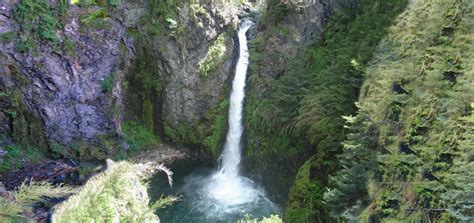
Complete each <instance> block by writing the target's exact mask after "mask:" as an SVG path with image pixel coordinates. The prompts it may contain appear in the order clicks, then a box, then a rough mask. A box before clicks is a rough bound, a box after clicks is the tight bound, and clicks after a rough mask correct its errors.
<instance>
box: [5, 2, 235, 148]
mask: <svg viewBox="0 0 474 223" xmlns="http://www.w3.org/2000/svg"><path fill="white" fill-rule="evenodd" d="M16 2H17V1H14V0H11V1H6V0H5V1H0V35H3V34H9V33H14V34H15V35H16V34H17V31H19V29H20V25H19V24H17V23H16V21H15V20H14V18H13V13H12V9H14V8H15V4H16ZM51 4H54V1H51ZM147 4H148V1H147V0H139V1H131V0H129V1H122V3H121V5H120V6H119V7H118V8H117V9H115V10H114V11H113V12H109V15H108V16H109V19H107V22H106V25H105V26H101V27H89V26H87V25H85V24H83V22H82V21H81V20H83V19H84V18H85V17H86V16H88V15H90V14H91V13H93V12H94V11H95V10H97V9H99V8H98V7H97V8H96V7H77V6H71V7H70V8H69V9H68V11H67V13H66V16H65V18H63V19H62V20H61V23H63V28H61V29H60V30H57V33H56V34H57V36H58V37H59V39H60V40H61V43H63V40H67V41H68V42H70V43H71V44H70V46H69V47H68V50H65V48H62V47H57V46H53V44H50V43H46V42H45V41H40V40H37V39H35V40H34V42H35V43H34V44H35V45H37V46H36V51H35V52H24V53H20V52H18V51H17V50H15V41H0V65H1V67H0V86H2V91H3V89H6V90H7V91H11V90H14V89H16V90H19V92H20V95H21V98H22V100H21V101H22V103H24V105H25V106H26V108H27V110H29V111H30V112H31V114H32V115H34V116H37V118H39V119H40V120H41V123H42V124H43V128H42V129H37V131H43V132H44V135H45V137H46V138H47V139H48V140H49V141H50V142H51V141H54V142H58V143H60V144H63V145H67V144H71V143H73V142H75V141H93V140H94V138H96V137H97V136H98V135H108V134H115V133H116V132H118V131H120V125H121V124H120V123H121V120H122V119H123V115H122V114H118V115H117V114H112V110H113V109H114V106H116V107H117V108H119V111H120V113H123V109H121V108H123V103H125V102H122V96H123V97H127V96H126V95H125V96H124V94H123V93H124V92H123V90H122V88H121V87H122V86H121V82H122V81H123V79H124V78H123V77H124V75H135V74H134V73H131V72H130V70H129V66H130V61H131V60H133V59H141V58H136V57H137V53H136V52H137V49H136V41H137V40H136V39H134V38H133V37H131V36H127V35H126V34H125V33H126V30H127V29H128V28H137V26H138V22H139V20H140V18H141V17H142V16H143V14H144V13H146V11H147V7H148V6H147ZM213 4H214V3H212V4H211V3H210V4H207V5H205V8H206V10H207V13H202V14H198V15H192V14H190V10H189V8H187V7H189V5H188V4H187V3H186V4H183V5H182V6H181V9H180V10H179V17H180V19H181V20H182V21H183V25H184V27H185V30H186V38H185V40H184V41H180V42H178V41H177V40H176V39H173V38H169V37H168V36H167V35H160V36H148V37H147V39H148V40H149V41H150V42H151V43H152V44H151V46H152V47H153V50H154V51H155V52H156V54H155V55H153V56H154V57H155V58H156V63H157V66H156V70H155V71H154V73H155V74H154V75H155V76H154V78H156V79H158V81H159V82H160V83H162V85H163V86H162V87H163V90H162V95H161V98H162V99H161V100H160V103H161V105H160V109H161V113H162V114H164V115H163V117H160V118H159V119H160V121H164V122H167V123H170V125H171V126H177V125H178V124H182V123H189V122H192V121H193V120H196V119H199V118H201V117H202V116H203V114H204V113H205V112H206V111H207V110H209V109H210V108H212V107H214V106H216V105H217V103H218V102H219V100H220V99H221V97H222V96H223V93H224V91H223V89H224V86H225V84H226V81H227V80H228V79H229V76H230V75H231V63H232V61H231V58H230V57H229V58H227V60H226V61H224V62H223V63H222V64H220V65H219V68H217V69H216V70H214V71H213V72H212V74H210V75H208V76H207V77H202V76H200V74H199V65H198V63H199V62H200V61H201V60H202V59H203V58H204V57H205V56H206V54H207V51H208V48H209V46H210V45H211V44H212V43H213V42H214V41H215V39H216V38H217V37H218V36H219V35H221V34H222V33H224V32H225V30H227V27H228V26H229V25H230V24H231V23H236V20H235V19H236V17H235V14H237V12H236V11H235V9H234V8H233V7H217V6H216V5H213ZM138 30H139V29H138ZM167 31H168V30H166V32H167ZM145 33H146V32H145V30H139V35H142V34H145ZM16 37H18V36H17V35H16ZM121 47H122V49H121ZM123 48H124V49H123ZM226 48H227V51H228V54H229V55H232V54H233V49H234V44H233V40H232V39H231V38H230V40H229V41H226ZM112 76H113V78H112V79H113V81H112V85H113V86H112V87H111V88H113V90H112V92H110V91H109V92H106V91H105V90H104V81H105V80H107V79H109V78H111V77H112ZM20 79H21V80H22V81H19V80H20ZM132 90H133V89H132ZM131 100H133V98H132V99H131ZM129 101H130V100H129ZM6 104H8V103H6ZM5 107H6V105H4V104H2V100H1V98H0V133H2V134H7V135H8V134H9V133H11V132H12V131H14V130H12V129H11V126H12V125H11V122H12V120H11V117H10V115H9V114H8V112H6V111H4V109H3V108H5ZM9 123H10V124H9Z"/></svg>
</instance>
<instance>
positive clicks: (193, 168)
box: [149, 161, 281, 223]
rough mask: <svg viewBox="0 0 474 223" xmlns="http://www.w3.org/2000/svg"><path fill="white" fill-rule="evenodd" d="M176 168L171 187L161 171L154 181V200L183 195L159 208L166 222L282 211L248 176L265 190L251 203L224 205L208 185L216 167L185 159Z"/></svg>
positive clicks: (185, 222)
mask: <svg viewBox="0 0 474 223" xmlns="http://www.w3.org/2000/svg"><path fill="white" fill-rule="evenodd" d="M171 169H172V171H173V172H174V175H173V180H174V187H173V188H170V187H169V185H168V183H167V179H166V176H165V175H164V174H162V173H158V174H157V175H156V176H155V177H154V178H152V180H151V182H150V184H151V185H150V191H149V193H150V196H151V197H152V200H156V199H158V198H159V197H160V196H161V195H162V194H163V195H176V196H181V199H180V201H178V202H176V203H175V204H173V205H172V206H170V207H167V208H164V209H160V210H158V211H157V214H158V216H159V217H160V219H161V222H163V223H188V222H193V223H204V222H205V223H212V222H216V223H218V222H219V223H220V222H226V223H227V222H236V221H237V220H239V219H241V218H243V217H244V216H245V215H246V214H250V215H252V217H255V218H257V217H262V216H269V215H271V214H279V215H281V210H280V208H279V207H278V206H277V205H276V204H274V203H273V202H271V201H270V200H268V199H267V198H266V196H265V194H263V191H264V190H263V188H261V187H259V186H258V185H256V184H255V183H253V181H251V180H250V179H247V178H243V179H245V181H246V182H245V183H247V184H250V185H252V186H253V187H255V188H258V189H260V191H262V194H261V195H260V196H259V197H257V198H256V199H255V200H254V201H253V202H251V203H245V204H239V205H222V204H221V203H219V201H217V200H213V199H212V198H210V197H209V196H208V194H206V193H208V189H207V188H206V187H207V185H208V182H209V181H210V177H212V174H213V173H214V172H215V169H213V168H211V167H208V166H204V165H202V164H199V162H196V161H182V162H178V163H176V164H174V165H173V166H171Z"/></svg>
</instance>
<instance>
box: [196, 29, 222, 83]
mask: <svg viewBox="0 0 474 223" xmlns="http://www.w3.org/2000/svg"><path fill="white" fill-rule="evenodd" d="M226 36H227V34H226V33H223V34H221V35H219V36H218V37H217V39H216V40H214V42H213V43H212V44H211V46H209V49H208V51H207V54H206V57H204V59H202V60H201V61H200V62H199V73H200V74H201V75H202V76H204V77H205V76H207V75H208V74H209V73H210V72H212V71H213V70H215V69H216V68H217V67H218V66H219V65H220V64H222V62H223V61H224V60H225V58H226V55H227V53H226V52H227V47H226V45H225V44H226Z"/></svg>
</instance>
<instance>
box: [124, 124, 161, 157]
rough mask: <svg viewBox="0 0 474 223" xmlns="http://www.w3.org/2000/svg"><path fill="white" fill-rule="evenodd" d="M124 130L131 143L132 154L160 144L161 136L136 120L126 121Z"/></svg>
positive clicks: (127, 139)
mask: <svg viewBox="0 0 474 223" xmlns="http://www.w3.org/2000/svg"><path fill="white" fill-rule="evenodd" d="M122 130H123V133H124V135H125V136H124V137H125V140H126V141H127V143H128V145H129V148H128V152H129V153H131V154H133V153H135V152H137V151H140V150H146V149H148V148H150V147H152V146H158V145H159V144H160V138H159V137H158V136H157V135H156V134H155V133H154V132H153V131H150V129H149V128H147V127H144V126H142V125H140V124H138V123H136V122H133V121H127V122H125V123H124V124H123V127H122Z"/></svg>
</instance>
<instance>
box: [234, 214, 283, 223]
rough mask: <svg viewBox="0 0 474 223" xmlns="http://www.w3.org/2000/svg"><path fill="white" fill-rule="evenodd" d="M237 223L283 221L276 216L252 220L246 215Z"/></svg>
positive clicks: (281, 222)
mask: <svg viewBox="0 0 474 223" xmlns="http://www.w3.org/2000/svg"><path fill="white" fill-rule="evenodd" d="M237 223H283V220H281V218H280V217H279V216H278V215H271V216H270V217H263V218H262V219H254V218H252V216H250V215H247V216H245V217H244V218H243V219H241V220H239V221H237Z"/></svg>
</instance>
